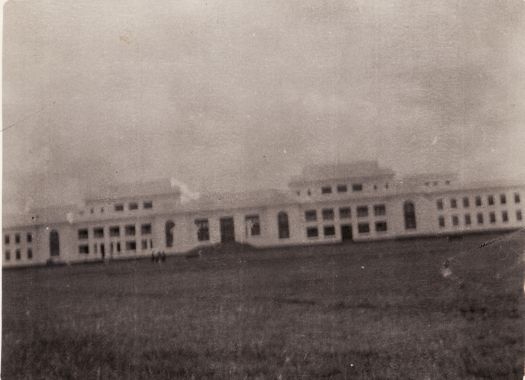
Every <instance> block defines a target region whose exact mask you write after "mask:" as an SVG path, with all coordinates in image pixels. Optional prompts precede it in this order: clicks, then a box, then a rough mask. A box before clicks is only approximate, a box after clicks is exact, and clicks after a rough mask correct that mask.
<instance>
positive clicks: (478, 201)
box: [475, 195, 481, 207]
mask: <svg viewBox="0 0 525 380" xmlns="http://www.w3.org/2000/svg"><path fill="white" fill-rule="evenodd" d="M475 202H476V206H478V207H479V206H481V197H480V196H479V195H476V198H475Z"/></svg>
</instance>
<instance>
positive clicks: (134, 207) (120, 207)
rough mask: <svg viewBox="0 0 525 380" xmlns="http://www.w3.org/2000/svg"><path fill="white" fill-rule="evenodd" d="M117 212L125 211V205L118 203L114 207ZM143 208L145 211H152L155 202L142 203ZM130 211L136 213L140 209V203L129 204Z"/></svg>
mask: <svg viewBox="0 0 525 380" xmlns="http://www.w3.org/2000/svg"><path fill="white" fill-rule="evenodd" d="M113 207H114V209H115V211H124V203H117V204H115V205H114V206H113ZM142 208H143V209H145V210H148V209H152V208H153V201H144V202H142ZM127 209H128V210H129V211H135V210H138V209H139V203H138V202H129V203H128V208H127Z"/></svg>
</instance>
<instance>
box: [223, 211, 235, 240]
mask: <svg viewBox="0 0 525 380" xmlns="http://www.w3.org/2000/svg"><path fill="white" fill-rule="evenodd" d="M220 222H221V243H229V242H232V241H235V226H234V224H233V218H232V217H227V218H221V219H220Z"/></svg>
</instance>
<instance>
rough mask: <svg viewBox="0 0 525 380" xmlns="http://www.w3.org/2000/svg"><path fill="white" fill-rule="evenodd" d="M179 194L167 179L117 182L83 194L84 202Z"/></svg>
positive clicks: (175, 186) (177, 189) (174, 185)
mask: <svg viewBox="0 0 525 380" xmlns="http://www.w3.org/2000/svg"><path fill="white" fill-rule="evenodd" d="M164 194H172V195H180V188H179V186H177V185H176V184H175V183H173V181H170V180H169V179H161V180H156V181H148V182H130V183H119V184H115V185H109V186H106V187H105V188H103V189H99V190H97V191H91V192H89V193H88V194H86V195H85V198H84V199H85V200H86V202H94V201H109V200H116V199H126V198H139V197H144V196H153V195H164Z"/></svg>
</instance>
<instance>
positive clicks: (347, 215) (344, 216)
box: [339, 207, 351, 219]
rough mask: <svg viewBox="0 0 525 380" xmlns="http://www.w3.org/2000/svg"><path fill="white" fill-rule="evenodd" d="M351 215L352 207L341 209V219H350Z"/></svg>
mask: <svg viewBox="0 0 525 380" xmlns="http://www.w3.org/2000/svg"><path fill="white" fill-rule="evenodd" d="M350 216H351V209H350V207H341V208H340V209H339V218H341V219H348V218H350Z"/></svg>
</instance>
